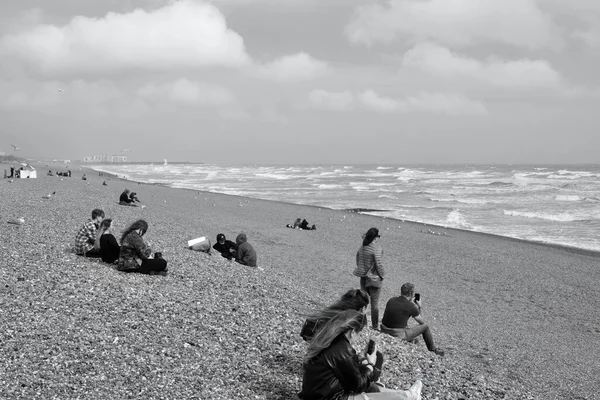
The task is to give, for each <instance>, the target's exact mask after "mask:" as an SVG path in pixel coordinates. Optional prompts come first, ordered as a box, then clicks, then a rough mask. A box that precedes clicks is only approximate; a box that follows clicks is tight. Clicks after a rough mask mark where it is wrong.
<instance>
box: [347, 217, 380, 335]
mask: <svg viewBox="0 0 600 400" xmlns="http://www.w3.org/2000/svg"><path fill="white" fill-rule="evenodd" d="M380 237H381V236H379V229H377V228H371V229H369V230H368V231H367V233H365V234H364V235H363V243H362V246H361V248H360V249H358V252H357V253H356V268H355V269H354V272H353V273H354V275H355V276H358V277H359V278H360V288H361V289H362V290H364V291H365V292H367V293H368V294H369V297H370V298H371V324H372V326H373V329H377V330H379V295H380V294H381V284H382V281H383V277H384V276H385V270H384V269H383V262H382V260H381V259H382V258H383V250H382V248H381V247H380V246H379V245H378V244H377V240H378V239H379V238H380Z"/></svg>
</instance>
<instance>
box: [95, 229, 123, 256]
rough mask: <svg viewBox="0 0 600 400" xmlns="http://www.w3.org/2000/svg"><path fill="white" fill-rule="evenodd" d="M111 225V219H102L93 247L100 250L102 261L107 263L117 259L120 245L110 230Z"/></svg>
mask: <svg viewBox="0 0 600 400" xmlns="http://www.w3.org/2000/svg"><path fill="white" fill-rule="evenodd" d="M111 226H112V219H110V218H107V219H105V220H103V221H102V223H101V224H100V228H98V232H97V233H96V244H95V245H94V248H97V249H99V250H100V256H101V257H102V261H104V262H106V263H109V264H113V263H114V262H115V261H117V260H118V259H119V254H120V252H121V247H120V246H119V243H118V242H117V239H116V238H115V237H114V235H113V234H112V232H111Z"/></svg>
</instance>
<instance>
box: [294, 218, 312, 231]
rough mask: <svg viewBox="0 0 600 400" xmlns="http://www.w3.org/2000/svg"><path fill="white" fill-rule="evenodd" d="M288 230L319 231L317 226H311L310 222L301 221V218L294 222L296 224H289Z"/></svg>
mask: <svg viewBox="0 0 600 400" xmlns="http://www.w3.org/2000/svg"><path fill="white" fill-rule="evenodd" d="M286 228H292V229H301V230H303V231H314V230H316V229H317V226H316V225H312V226H309V225H308V221H307V220H306V219H303V220H302V221H300V218H296V220H295V221H294V224H293V225H291V224H287V225H286Z"/></svg>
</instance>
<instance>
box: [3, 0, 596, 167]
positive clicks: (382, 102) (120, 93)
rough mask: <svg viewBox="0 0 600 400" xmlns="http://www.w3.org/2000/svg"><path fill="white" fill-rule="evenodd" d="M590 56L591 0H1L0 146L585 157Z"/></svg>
mask: <svg viewBox="0 0 600 400" xmlns="http://www.w3.org/2000/svg"><path fill="white" fill-rule="evenodd" d="M598 71H600V1H598V0H569V1H565V0H378V1H375V0H212V1H211V0H178V1H173V0H169V1H165V0H103V1H94V0H3V1H2V2H0V137H1V140H0V152H5V154H15V155H21V156H25V157H31V158H48V159H70V160H80V159H82V158H83V157H84V156H89V155H93V154H125V155H127V156H128V158H129V160H132V161H156V160H162V159H164V158H166V159H168V160H172V161H198V162H206V163H227V164H230V163H236V164H249V163H250V164H292V163H321V164H323V163H327V164H329V163H335V164H338V163H340V164H349V163H354V164H356V163H369V164H390V163H393V164H407V163H410V164H414V163H428V164H429V163H440V164H447V163H459V164H462V163H480V164H491V163H494V164H495V163H527V164H565V163H567V164H569V163H600V155H599V153H600V152H599V151H598V149H599V148H600V129H599V128H600V122H599V121H600V119H599V118H598V114H599V112H600V74H599V73H598ZM11 144H14V145H16V146H18V147H19V150H16V151H15V150H13V149H12V147H11V146H10V145H11Z"/></svg>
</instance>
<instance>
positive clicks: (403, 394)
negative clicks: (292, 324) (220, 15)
mask: <svg viewBox="0 0 600 400" xmlns="http://www.w3.org/2000/svg"><path fill="white" fill-rule="evenodd" d="M366 326H367V317H366V316H365V314H363V313H362V312H360V311H355V310H346V311H342V312H340V313H338V314H337V315H335V316H334V317H333V318H332V319H330V320H329V321H328V322H327V323H326V324H325V325H324V326H323V328H322V329H321V330H320V331H319V332H318V333H317V334H316V335H315V337H314V338H313V340H311V341H310V344H309V345H308V350H307V353H306V356H305V357H304V364H303V369H304V375H303V377H302V391H301V392H300V393H299V394H298V397H300V398H301V399H306V400H310V399H327V400H333V399H349V398H356V399H372V400H377V399H381V400H383V399H388V400H389V399H399V400H420V399H421V390H422V386H423V384H422V383H421V381H419V380H417V381H416V382H415V383H414V384H413V385H412V387H411V388H410V389H409V390H401V391H396V390H391V389H386V388H383V387H379V386H378V385H376V384H374V383H375V382H376V381H377V379H378V377H379V374H380V373H381V365H378V363H377V345H376V344H375V343H373V347H372V349H369V348H368V347H367V349H365V351H364V353H363V354H361V355H360V356H359V354H358V353H357V352H356V350H354V347H353V343H354V342H355V341H356V339H357V338H358V336H359V333H360V332H361V331H362V330H363V329H364V328H365V327H366ZM364 393H369V394H368V395H365V394H364Z"/></svg>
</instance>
